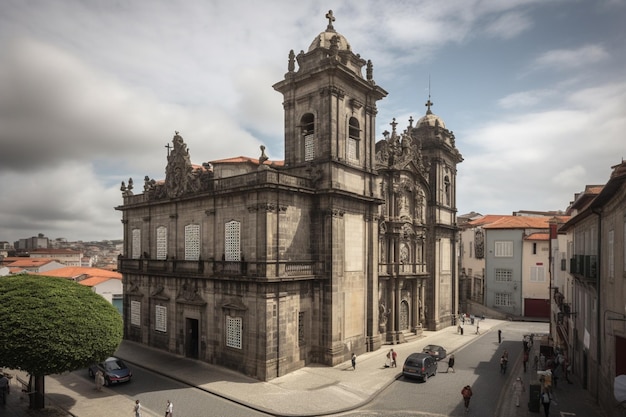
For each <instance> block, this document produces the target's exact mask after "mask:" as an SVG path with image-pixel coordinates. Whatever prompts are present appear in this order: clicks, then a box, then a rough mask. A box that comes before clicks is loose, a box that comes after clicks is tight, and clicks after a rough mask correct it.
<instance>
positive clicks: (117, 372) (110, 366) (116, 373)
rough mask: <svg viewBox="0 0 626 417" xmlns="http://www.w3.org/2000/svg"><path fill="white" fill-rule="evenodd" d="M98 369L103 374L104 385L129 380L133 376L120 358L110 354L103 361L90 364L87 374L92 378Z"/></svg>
mask: <svg viewBox="0 0 626 417" xmlns="http://www.w3.org/2000/svg"><path fill="white" fill-rule="evenodd" d="M98 369H99V370H100V371H102V373H103V374H104V385H106V386H108V385H112V384H119V383H121V382H129V381H130V379H131V378H132V377H133V373H132V372H131V371H130V369H129V368H128V366H126V364H125V363H124V361H122V360H121V359H118V358H115V357H113V356H111V357H110V358H107V359H106V360H104V361H103V362H100V363H97V364H94V365H91V366H90V367H89V376H90V377H92V378H94V377H95V376H96V372H98Z"/></svg>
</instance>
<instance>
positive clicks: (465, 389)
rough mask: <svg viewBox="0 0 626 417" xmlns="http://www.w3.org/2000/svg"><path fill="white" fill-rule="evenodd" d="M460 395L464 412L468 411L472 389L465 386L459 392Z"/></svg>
mask: <svg viewBox="0 0 626 417" xmlns="http://www.w3.org/2000/svg"><path fill="white" fill-rule="evenodd" d="M461 395H462V396H463V404H464V405H465V412H468V411H469V404H470V400H471V399H472V395H474V393H473V392H472V388H471V387H470V386H469V385H466V386H464V387H463V389H462V390H461Z"/></svg>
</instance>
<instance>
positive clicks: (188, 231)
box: [185, 224, 200, 261]
mask: <svg viewBox="0 0 626 417" xmlns="http://www.w3.org/2000/svg"><path fill="white" fill-rule="evenodd" d="M199 259H200V225H199V224H188V225H187V226H185V260H186V261H197V260H199Z"/></svg>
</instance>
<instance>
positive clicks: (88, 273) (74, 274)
mask: <svg viewBox="0 0 626 417" xmlns="http://www.w3.org/2000/svg"><path fill="white" fill-rule="evenodd" d="M38 275H45V276H49V277H59V278H68V279H73V280H77V279H81V278H82V279H84V280H87V279H90V278H102V279H103V280H104V281H106V280H109V279H120V280H121V279H122V274H120V273H119V272H114V271H109V270H106V269H101V268H91V267H87V266H66V267H64V268H58V269H55V270H52V271H47V272H42V273H39V274H38Z"/></svg>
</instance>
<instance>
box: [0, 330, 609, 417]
mask: <svg viewBox="0 0 626 417" xmlns="http://www.w3.org/2000/svg"><path fill="white" fill-rule="evenodd" d="M503 323H506V322H503V321H501V320H494V319H487V320H485V321H481V322H480V331H481V334H484V333H486V332H489V331H490V330H491V329H493V328H494V327H497V326H498V325H500V324H503ZM474 329H475V327H474V326H471V325H466V326H465V334H464V335H463V336H461V335H460V334H457V331H456V326H451V327H448V328H445V329H442V330H439V331H435V332H433V331H425V332H424V333H423V336H422V337H420V338H418V339H416V340H413V341H410V342H408V343H403V344H399V345H393V346H391V345H388V346H384V347H383V348H382V349H379V350H378V351H376V352H368V353H365V354H362V355H360V356H359V357H358V358H357V364H356V370H352V366H351V364H350V361H346V362H344V363H342V364H340V365H337V366H335V367H327V366H322V365H311V366H307V367H305V368H302V369H300V370H297V371H295V372H292V373H290V374H288V375H285V376H282V377H279V378H275V379H273V380H271V381H269V382H261V381H258V380H256V379H252V378H249V377H246V376H244V375H242V374H240V373H237V372H235V371H231V370H229V369H226V368H222V367H220V366H215V365H210V364H207V363H204V362H201V361H198V360H191V359H187V358H184V357H182V356H179V355H174V354H170V353H166V352H162V351H160V350H157V349H153V348H150V347H146V346H143V345H140V344H137V343H133V342H129V341H123V342H122V344H121V345H120V347H119V348H118V350H117V352H116V353H115V355H116V356H119V357H120V358H122V359H124V360H125V361H126V362H128V363H129V364H130V365H131V366H132V365H133V364H135V365H138V366H141V367H145V368H147V369H150V370H151V371H153V372H157V373H160V374H162V375H165V376H167V377H169V378H173V379H176V380H178V381H180V382H183V383H186V384H188V385H191V386H196V387H198V388H200V389H202V390H205V391H207V392H210V393H213V394H216V395H219V396H221V397H223V398H226V399H229V400H231V401H234V402H236V403H239V404H242V405H245V406H247V407H250V408H252V409H255V410H259V411H262V412H265V413H268V414H271V415H276V416H316V415H323V414H334V413H340V412H343V411H348V410H351V409H354V408H357V407H359V406H361V405H363V404H365V403H367V402H368V401H370V400H371V399H372V397H374V396H376V394H377V393H378V392H380V391H381V390H382V389H384V388H385V387H387V386H388V385H389V384H391V383H392V382H393V381H394V380H395V379H396V378H398V377H399V376H400V375H401V369H402V368H401V367H402V363H403V362H404V358H406V357H407V356H408V355H409V354H410V353H412V352H416V351H421V350H422V348H423V347H424V346H425V345H427V344H438V345H442V346H445V347H446V349H447V350H448V354H450V353H453V352H455V351H456V350H458V349H459V348H461V347H462V346H464V345H465V344H467V343H469V342H470V341H472V340H474V339H475V338H476V337H479V336H478V335H476V334H475V332H474ZM391 347H393V349H394V350H395V351H397V352H398V367H397V368H385V367H384V363H385V359H386V358H385V355H386V354H387V352H388V351H389V349H390V348H391ZM537 348H538V344H537ZM531 357H532V356H531ZM521 366H522V365H521V360H520V361H518V362H517V363H516V364H514V366H513V367H512V371H514V372H511V375H513V374H515V375H517V374H518V373H521V374H523V372H522V370H521ZM527 375H528V374H527ZM511 382H512V381H511ZM581 391H582V390H581V389H580V385H579V384H574V385H565V386H561V385H559V388H558V389H557V390H556V393H557V401H559V406H562V407H565V404H568V403H570V405H572V407H570V408H572V409H575V410H576V414H577V415H578V416H586V417H593V416H601V414H594V413H593V410H592V409H589V410H588V411H589V413H584V412H582V410H585V409H583V408H580V407H579V406H578V405H577V404H578V403H579V402H582V401H584V400H585V399H586V398H584V397H583V396H581ZM584 394H587V392H584ZM19 397H20V393H19V388H17V385H15V383H12V393H11V395H10V396H9V404H7V406H5V407H7V408H8V409H9V410H10V411H12V414H8V415H12V416H15V417H31V416H34V415H42V414H29V412H28V411H27V410H26V408H25V407H26V406H27V398H25V399H23V400H20V399H19ZM570 397H571V398H570ZM525 398H526V399H523V400H522V405H521V406H520V407H515V405H514V404H512V403H513V398H512V395H511V396H509V395H506V396H505V398H504V401H501V403H500V404H499V410H501V412H500V411H499V412H498V416H499V417H508V416H511V417H522V416H524V417H525V416H533V417H538V416H542V415H543V414H537V413H530V412H529V411H528V406H527V402H528V400H527V398H528V386H527V384H526V393H525ZM112 399H114V401H112ZM46 400H47V404H50V405H51V406H52V407H50V408H57V409H60V410H64V411H65V413H63V414H45V415H46V416H48V417H57V416H59V417H61V416H63V417H66V416H68V415H69V416H76V417H99V416H103V415H130V410H132V407H133V399H132V398H129V397H124V396H120V395H118V394H117V393H116V392H115V390H109V389H107V388H106V387H105V388H103V390H102V392H97V391H96V390H95V389H94V386H93V384H85V379H84V378H82V377H80V376H79V375H75V374H74V373H67V374H63V375H57V376H50V377H47V378H46ZM562 404H563V405H562ZM574 404H576V405H575V406H574ZM2 407H3V406H1V405H0V410H1V409H2ZM553 408H554V411H552V413H555V415H558V414H556V413H557V411H556V410H557V408H559V407H556V406H555V407H553ZM563 410H565V408H563ZM160 414H161V413H158V415H160ZM143 415H144V416H146V417H154V416H157V414H152V413H150V412H146V411H144V414H143Z"/></svg>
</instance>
